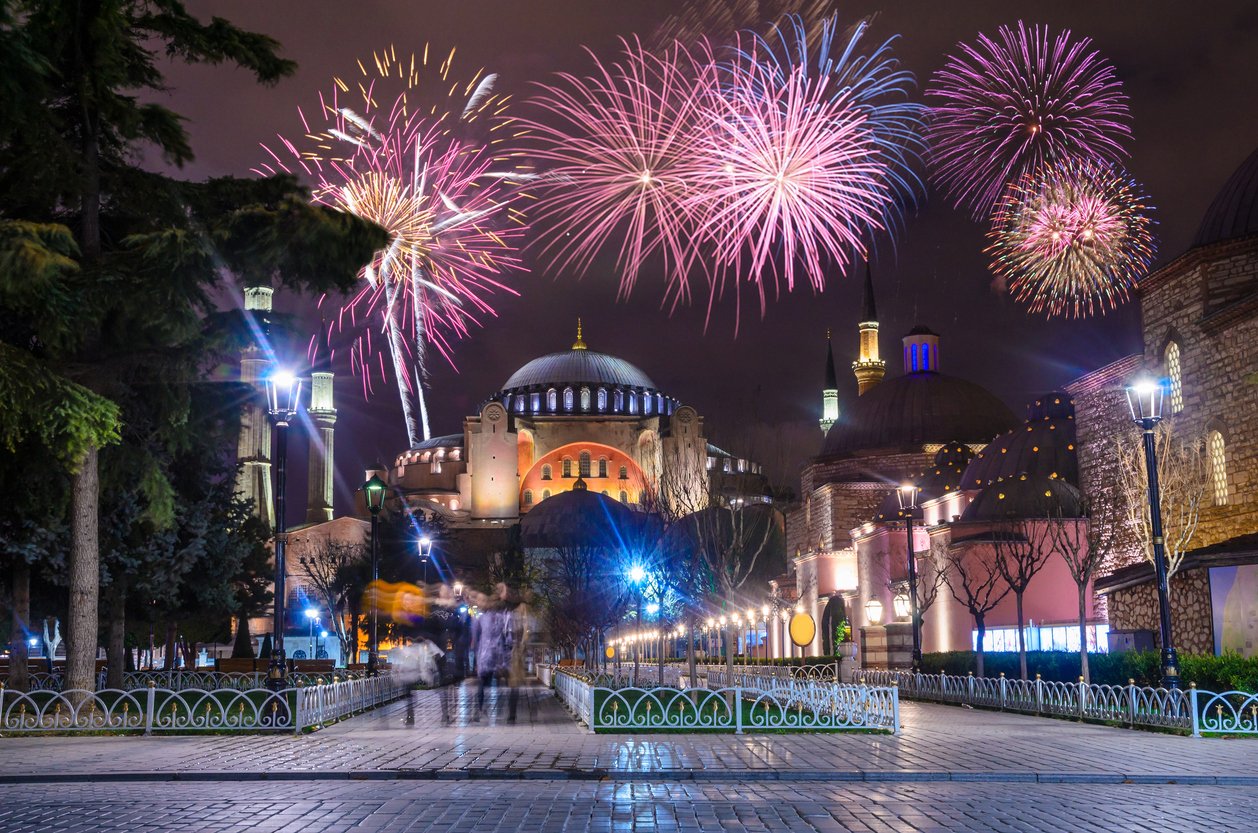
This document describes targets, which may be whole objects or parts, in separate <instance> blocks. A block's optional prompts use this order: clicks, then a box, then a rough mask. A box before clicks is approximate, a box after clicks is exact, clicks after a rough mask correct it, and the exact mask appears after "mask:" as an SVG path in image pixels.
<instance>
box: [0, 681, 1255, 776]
mask: <svg viewBox="0 0 1258 833" xmlns="http://www.w3.org/2000/svg"><path fill="white" fill-rule="evenodd" d="M471 693H472V689H471V687H470V686H469V687H465V688H464V689H463V690H462V691H460V692H455V698H456V699H455V700H454V701H452V703H451V705H452V706H453V708H452V716H453V717H454V720H453V722H452V725H450V726H444V725H442V721H441V708H440V706H441V701H440V696H441V695H440V694H438V693H437V692H420V693H419V696H418V699H417V706H416V712H415V721H414V724H413V725H408V724H407V723H406V722H405V716H406V706H405V705H404V704H403V703H395V704H392V705H389V706H386V707H384V708H382V709H378V710H376V711H373V712H368V713H367V714H364V715H360V716H358V717H355V718H353V719H350V720H347V721H344V722H342V723H339V724H336V725H333V726H330V727H328V728H326V729H324V730H322V731H319V732H314V733H312V734H309V735H305V736H302V737H295V736H292V735H287V734H285V735H271V736H257V735H252V736H229V735H218V736H200V737H196V736H167V737H160V736H156V737H150V738H144V737H79V738H75V737H68V738H67V737H8V738H0V781H10V782H12V781H15V780H32V781H49V780H83V779H84V778H86V777H102V776H106V775H108V774H111V773H112V774H115V775H116V776H117V777H120V778H121V777H135V774H136V773H148V774H150V776H151V777H153V776H156V777H161V776H162V775H163V774H165V775H167V776H171V777H174V776H176V775H177V776H179V777H185V778H186V777H193V776H198V777H201V778H206V779H209V778H215V777H218V778H220V779H247V778H256V777H263V776H265V777H288V778H294V777H297V778H302V777H304V778H317V777H332V776H334V775H338V774H339V776H340V777H349V776H355V777H381V776H389V775H393V776H398V777H406V778H459V777H469V778H474V777H504V776H505V777H540V778H551V779H562V778H600V777H613V778H622V779H623V778H639V779H641V778H646V777H650V776H652V775H654V776H657V777H662V778H667V779H669V780H674V781H683V780H691V779H706V780H721V779H727V780H741V781H747V780H754V779H762V780H764V779H779V778H794V779H805V778H812V779H816V780H866V781H870V780H902V781H903V780H910V779H915V780H926V779H932V780H947V779H952V780H971V781H977V780H983V779H995V780H1003V781H1026V780H1029V781H1042V782H1048V781H1064V780H1076V781H1078V780H1086V781H1094V782H1106V781H1108V782H1119V781H1123V780H1147V781H1154V782H1156V781H1168V780H1174V781H1178V782H1180V783H1205V784H1214V783H1218V784H1225V785H1227V784H1230V785H1247V786H1256V785H1258V755H1255V752H1258V740H1253V739H1249V740H1220V739H1193V738H1187V737H1182V736H1174V735H1164V734H1156V733H1153V732H1143V731H1133V730H1130V729H1119V728H1110V727H1105V726H1095V725H1088V724H1079V723H1074V722H1071V721H1066V720H1052V719H1048V718H1039V717H1031V716H1026V715H1016V714H1003V713H999V712H990V711H979V710H971V709H961V708H957V707H954V706H943V705H933V704H924V703H904V704H902V708H901V716H902V720H903V730H902V733H901V734H900V735H899V736H890V735H878V734H864V733H851V734H745V735H733V734H726V735H591V734H589V733H587V732H586V731H585V730H584V729H583V728H582V727H581V726H580V725H579V724H577V723H576V722H575V721H574V720H573V719H572V718H571V717H570V716H569V715H568V714H567V713H566V712H565V711H564V710H563V707H562V706H561V705H560V704H559V702H558V701H557V700H556V699H555V698H554V697H553V696H551V695H550V694H549V693H547V692H545V691H544V690H542V689H539V688H534V689H531V690H529V691H527V692H526V693H525V697H524V699H523V700H522V702H521V704H520V707H519V721H518V722H517V723H516V724H514V725H508V724H506V723H505V720H504V717H505V711H506V709H505V702H501V701H495V700H494V699H493V698H491V700H490V703H489V706H490V708H489V710H488V713H487V714H486V715H485V716H484V717H483V718H482V719H481V720H480V721H475V719H474V718H475V716H476V715H475V710H474V708H472V700H471V698H470V695H471ZM502 700H504V701H505V697H504V698H502Z"/></svg>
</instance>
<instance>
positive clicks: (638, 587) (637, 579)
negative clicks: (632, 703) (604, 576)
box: [628, 564, 646, 685]
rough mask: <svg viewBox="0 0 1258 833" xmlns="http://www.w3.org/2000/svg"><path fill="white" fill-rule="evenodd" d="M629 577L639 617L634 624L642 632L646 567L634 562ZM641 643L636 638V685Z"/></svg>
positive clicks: (634, 648) (634, 675)
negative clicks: (643, 588) (643, 587)
mask: <svg viewBox="0 0 1258 833" xmlns="http://www.w3.org/2000/svg"><path fill="white" fill-rule="evenodd" d="M628 578H629V583H630V584H631V585H633V589H634V595H635V597H636V601H637V618H636V619H635V621H634V625H635V626H636V627H637V629H638V631H639V632H641V631H642V585H643V584H644V583H645V582H646V568H645V567H643V566H642V565H641V564H634V565H633V566H631V567H630V568H629V575H628ZM641 644H642V641H641V640H640V639H639V640H635V641H634V643H633V684H634V685H637V684H638V663H639V659H640V657H639V654H640V652H641V650H642V649H641V647H640V646H641Z"/></svg>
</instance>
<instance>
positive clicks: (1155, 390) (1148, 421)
mask: <svg viewBox="0 0 1258 833" xmlns="http://www.w3.org/2000/svg"><path fill="white" fill-rule="evenodd" d="M1127 407H1129V408H1130V409H1131V419H1132V421H1133V422H1135V423H1136V425H1138V426H1140V430H1141V431H1143V432H1144V464H1145V471H1146V473H1147V476H1148V479H1149V531H1150V532H1151V533H1153V569H1154V572H1155V573H1156V574H1157V582H1158V607H1159V613H1160V625H1161V630H1162V634H1161V636H1162V686H1163V688H1170V689H1175V688H1179V656H1178V655H1177V654H1176V653H1175V643H1174V640H1173V638H1172V635H1171V598H1170V586H1169V582H1170V577H1169V576H1168V575H1167V571H1166V549H1165V547H1164V545H1163V541H1162V498H1161V495H1160V493H1159V491H1158V458H1157V448H1156V447H1155V445H1154V436H1153V429H1154V428H1156V427H1157V424H1158V423H1159V422H1161V421H1162V385H1161V384H1159V383H1157V382H1155V381H1153V380H1151V379H1142V380H1140V381H1138V382H1136V383H1135V384H1133V385H1130V386H1128V388H1127Z"/></svg>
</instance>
